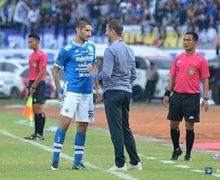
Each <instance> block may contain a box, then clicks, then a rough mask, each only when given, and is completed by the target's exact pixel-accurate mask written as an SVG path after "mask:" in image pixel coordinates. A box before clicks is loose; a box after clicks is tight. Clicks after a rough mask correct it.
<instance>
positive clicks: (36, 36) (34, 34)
mask: <svg viewBox="0 0 220 180" xmlns="http://www.w3.org/2000/svg"><path fill="white" fill-rule="evenodd" d="M28 38H34V39H36V40H38V41H40V36H39V35H38V34H36V33H31V34H29V35H28Z"/></svg>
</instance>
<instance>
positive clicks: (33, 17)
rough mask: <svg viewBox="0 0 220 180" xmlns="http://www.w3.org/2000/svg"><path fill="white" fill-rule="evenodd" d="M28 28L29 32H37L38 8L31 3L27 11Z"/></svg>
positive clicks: (38, 21)
mask: <svg viewBox="0 0 220 180" xmlns="http://www.w3.org/2000/svg"><path fill="white" fill-rule="evenodd" d="M27 18H28V29H29V32H30V33H33V32H34V33H39V23H40V18H41V17H40V9H39V8H38V7H37V6H35V5H33V6H32V8H31V9H30V10H29V11H28V15H27Z"/></svg>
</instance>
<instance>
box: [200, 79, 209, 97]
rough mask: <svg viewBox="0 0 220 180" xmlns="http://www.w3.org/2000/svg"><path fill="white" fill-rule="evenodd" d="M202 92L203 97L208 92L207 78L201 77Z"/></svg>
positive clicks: (206, 95)
mask: <svg viewBox="0 0 220 180" xmlns="http://www.w3.org/2000/svg"><path fill="white" fill-rule="evenodd" d="M202 82H203V93H204V97H208V92H209V80H208V78H206V79H203V80H202Z"/></svg>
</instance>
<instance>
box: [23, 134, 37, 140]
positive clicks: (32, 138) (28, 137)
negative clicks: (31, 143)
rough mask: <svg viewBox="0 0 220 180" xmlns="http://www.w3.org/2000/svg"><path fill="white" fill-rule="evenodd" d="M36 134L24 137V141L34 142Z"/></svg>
mask: <svg viewBox="0 0 220 180" xmlns="http://www.w3.org/2000/svg"><path fill="white" fill-rule="evenodd" d="M35 136H36V134H31V135H30V136H26V137H24V139H27V140H34V138H35Z"/></svg>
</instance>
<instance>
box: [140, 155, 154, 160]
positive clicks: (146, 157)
mask: <svg viewBox="0 0 220 180" xmlns="http://www.w3.org/2000/svg"><path fill="white" fill-rule="evenodd" d="M138 156H140V157H143V158H145V159H149V160H154V159H157V158H156V157H149V156H145V155H143V154H138Z"/></svg>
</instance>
